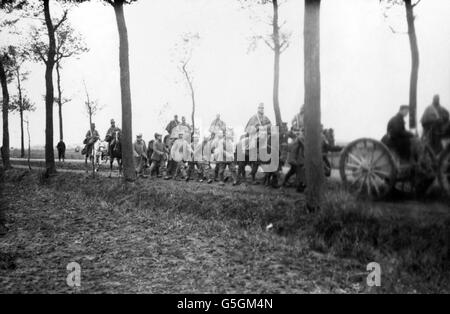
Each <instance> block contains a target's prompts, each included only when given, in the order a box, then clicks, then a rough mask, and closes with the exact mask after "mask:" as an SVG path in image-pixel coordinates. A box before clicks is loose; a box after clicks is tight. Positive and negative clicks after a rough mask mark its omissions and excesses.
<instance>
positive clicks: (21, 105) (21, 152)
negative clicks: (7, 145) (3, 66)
mask: <svg viewBox="0 0 450 314" xmlns="http://www.w3.org/2000/svg"><path fill="white" fill-rule="evenodd" d="M16 76H17V90H18V92H19V116H20V158H24V157H25V144H24V134H23V98H22V85H21V84H20V71H19V69H17V70H16Z"/></svg>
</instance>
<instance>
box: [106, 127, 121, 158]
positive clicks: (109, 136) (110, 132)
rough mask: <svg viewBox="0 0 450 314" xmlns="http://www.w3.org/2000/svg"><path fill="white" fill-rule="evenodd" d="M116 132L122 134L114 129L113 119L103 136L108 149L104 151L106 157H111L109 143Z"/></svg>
mask: <svg viewBox="0 0 450 314" xmlns="http://www.w3.org/2000/svg"><path fill="white" fill-rule="evenodd" d="M116 132H119V134H120V132H122V131H121V130H120V129H119V128H118V127H116V121H114V119H111V126H110V127H109V129H108V131H106V136H105V142H107V143H108V147H107V149H106V151H107V154H108V156H111V145H110V144H111V142H112V140H113V139H114V136H115V133H116Z"/></svg>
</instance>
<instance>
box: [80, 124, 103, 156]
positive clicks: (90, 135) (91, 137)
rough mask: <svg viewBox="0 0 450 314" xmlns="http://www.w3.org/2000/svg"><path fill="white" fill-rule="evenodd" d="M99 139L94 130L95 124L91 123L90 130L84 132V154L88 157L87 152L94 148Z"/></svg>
mask: <svg viewBox="0 0 450 314" xmlns="http://www.w3.org/2000/svg"><path fill="white" fill-rule="evenodd" d="M99 138H100V135H99V134H98V132H97V130H96V129H95V123H91V128H90V129H89V130H88V131H87V132H86V136H85V139H84V142H83V143H84V144H86V146H85V147H84V149H83V152H84V154H83V155H86V156H88V155H89V152H90V151H91V149H92V147H93V146H94V143H95V142H96V141H97V140H98V139H99Z"/></svg>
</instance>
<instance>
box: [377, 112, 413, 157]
mask: <svg viewBox="0 0 450 314" xmlns="http://www.w3.org/2000/svg"><path fill="white" fill-rule="evenodd" d="M408 114H409V106H407V105H402V106H400V110H399V111H398V113H397V114H396V115H395V116H394V117H392V118H391V119H390V120H389V122H388V125H387V134H386V135H385V137H384V138H383V140H382V141H383V142H384V143H385V144H386V145H387V146H388V147H390V148H392V149H393V150H394V151H395V152H397V154H398V155H399V157H400V158H402V159H404V160H406V161H409V160H410V158H411V139H412V138H413V137H414V135H413V134H412V133H411V132H409V131H407V130H406V127H405V118H406V116H408Z"/></svg>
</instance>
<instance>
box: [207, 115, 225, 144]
mask: <svg viewBox="0 0 450 314" xmlns="http://www.w3.org/2000/svg"><path fill="white" fill-rule="evenodd" d="M218 131H222V132H224V133H225V132H226V131H227V125H226V124H225V122H224V121H222V120H221V119H220V114H217V115H216V118H215V119H214V120H213V122H211V126H210V127H209V132H210V133H211V137H212V138H214V134H216V133H217V132H218Z"/></svg>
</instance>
